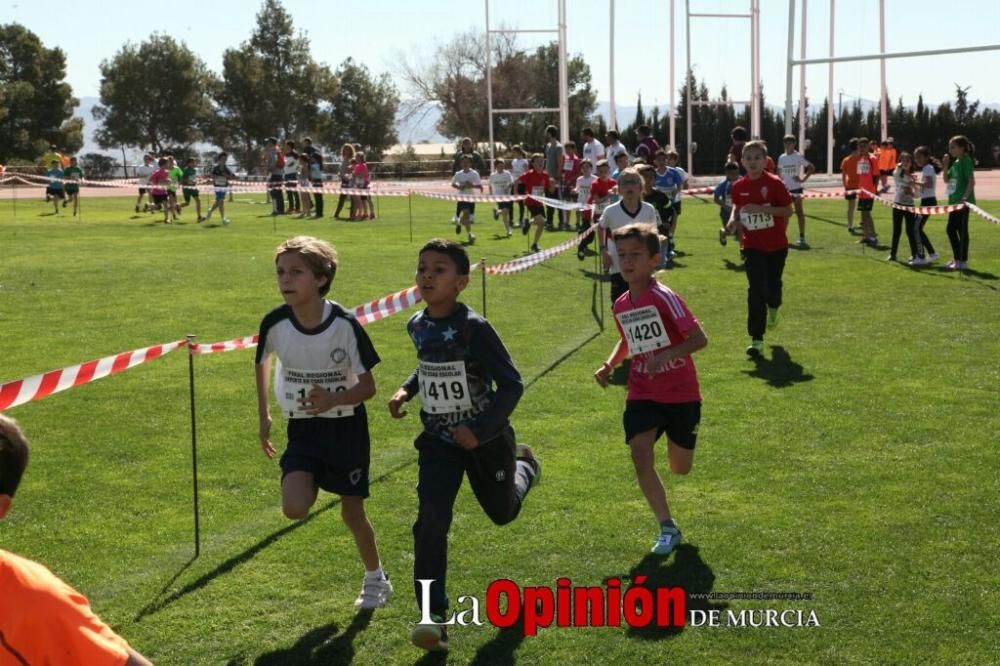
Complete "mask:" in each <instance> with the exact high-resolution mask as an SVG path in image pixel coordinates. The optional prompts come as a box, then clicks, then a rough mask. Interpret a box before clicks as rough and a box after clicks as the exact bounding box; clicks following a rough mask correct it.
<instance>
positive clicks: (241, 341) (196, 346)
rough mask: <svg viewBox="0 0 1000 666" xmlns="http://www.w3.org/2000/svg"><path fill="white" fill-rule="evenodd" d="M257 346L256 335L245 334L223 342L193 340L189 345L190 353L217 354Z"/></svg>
mask: <svg viewBox="0 0 1000 666" xmlns="http://www.w3.org/2000/svg"><path fill="white" fill-rule="evenodd" d="M256 346H257V336H256V335H247V336H244V337H242V338H236V339H235V340H226V341H225V342H195V343H192V344H190V345H189V348H190V349H191V353H192V354H219V353H222V352H228V351H236V350H237V349H252V348H254V347H256Z"/></svg>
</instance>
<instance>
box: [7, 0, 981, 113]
mask: <svg viewBox="0 0 1000 666" xmlns="http://www.w3.org/2000/svg"><path fill="white" fill-rule="evenodd" d="M802 2H803V0H797V6H798V9H797V16H798V17H801V7H802ZM749 4H750V3H749V0H691V10H692V12H746V11H747V10H748V8H749ZM284 5H285V7H286V8H287V9H288V11H289V12H290V13H291V15H292V18H293V20H294V22H295V25H296V27H297V28H299V29H301V30H304V31H305V32H306V33H307V35H308V36H309V38H310V40H311V42H312V51H313V55H314V57H315V58H316V59H317V60H318V61H321V62H326V63H327V64H329V65H331V66H336V65H337V64H338V63H340V62H341V61H342V60H343V59H345V58H347V57H348V56H353V57H354V58H355V59H356V60H358V61H360V62H363V63H365V64H366V65H367V66H368V67H369V68H370V69H372V70H373V71H375V72H388V73H390V75H395V74H396V71H397V70H396V67H397V62H398V59H399V58H400V57H406V58H414V57H418V56H419V55H423V56H426V55H429V54H430V53H431V52H432V51H433V47H434V45H435V44H437V43H442V42H445V41H447V40H448V39H449V38H450V36H451V35H453V34H454V33H456V32H459V31H463V30H466V29H469V28H475V29H479V30H482V29H483V28H484V26H485V12H484V4H483V2H482V0H433V1H428V2H420V1H414V0H405V1H403V0H368V1H367V2H347V1H346V0H336V1H333V2H320V1H319V0H285V2H284ZM567 5H568V8H567V25H568V47H569V50H570V52H571V53H582V54H583V55H584V57H585V58H586V60H587V61H588V63H589V64H590V67H591V71H592V74H593V85H594V87H595V88H596V89H597V94H598V99H600V100H607V99H608V98H609V92H608V88H609V55H608V1H607V0H568V2H567ZM836 5H837V17H836V45H835V48H836V52H837V55H857V54H862V53H873V52H876V51H877V50H878V2H877V0H836ZM259 6H260V5H259V3H257V2H254V1H253V0H245V1H239V2H237V1H236V0H228V1H221V0H208V1H207V2H200V3H194V4H191V3H176V4H171V3H144V2H135V1H130V2H118V1H115V0H107V1H105V2H102V3H67V2H48V1H45V0H2V5H0V23H7V22H12V21H15V22H18V23H21V24H23V25H25V26H27V27H28V28H30V29H31V30H33V31H34V32H35V33H37V34H38V35H39V36H40V37H41V39H42V40H43V41H44V42H45V44H46V45H48V46H60V47H62V49H63V50H64V51H65V52H66V54H67V61H68V63H67V66H68V77H67V78H68V80H69V83H70V84H71V85H72V86H73V90H74V93H75V94H76V95H77V96H78V97H83V96H97V95H98V91H99V86H100V72H99V70H98V65H99V64H100V62H101V61H102V60H104V59H107V58H111V57H113V56H114V54H115V52H116V51H117V50H118V49H119V48H120V47H121V45H122V44H123V43H125V42H126V41H132V42H139V41H142V40H143V39H145V38H146V37H148V36H149V34H150V33H152V32H153V31H154V30H159V31H161V32H168V33H169V34H171V35H172V36H174V37H175V38H178V39H180V40H183V41H184V42H185V43H187V45H188V46H189V47H190V48H191V49H192V50H194V51H195V52H196V53H197V54H198V55H199V56H200V57H201V58H202V59H203V60H204V61H205V62H206V63H207V64H208V66H209V67H210V68H211V69H213V70H216V71H219V70H220V69H221V60H222V52H223V51H224V50H225V49H226V48H228V47H232V46H236V45H238V44H239V43H240V42H242V41H244V40H245V39H247V38H248V37H249V35H250V33H251V31H252V30H253V27H254V15H255V14H256V12H257V10H258V9H259ZM556 6H557V5H556V1H555V0H493V1H492V2H491V13H492V16H493V21H494V22H495V23H499V22H501V21H502V22H504V23H506V24H508V25H510V26H515V27H518V28H549V27H554V26H555V21H556ZM669 6H670V3H669V1H668V0H617V2H616V3H615V7H616V31H615V34H616V36H615V40H616V67H615V70H616V71H615V87H616V98H617V102H618V104H619V105H633V104H634V103H635V99H636V94H637V93H639V92H641V93H642V96H643V102H644V105H646V106H647V107H648V106H651V105H652V104H653V103H656V102H658V103H659V104H660V106H661V107H663V106H665V105H666V103H667V100H668V97H669V91H668V90H669V86H668V82H669V70H668V62H669V59H668V58H669ZM829 6H830V2H829V0H808V18H809V29H808V34H807V47H808V50H807V55H808V56H809V57H822V56H826V55H827V53H828V51H827V49H828V34H829V27H828V26H829V23H828V20H829ZM169 7H173V8H174V10H173V11H170V10H169V9H168V8H169ZM676 7H677V16H676V37H677V43H676V78H677V81H678V84H679V82H680V81H681V80H682V74H683V71H684V62H685V61H684V58H685V38H684V0H677V2H676ZM787 11H788V2H787V0H761V19H762V20H761V42H762V47H761V63H762V64H761V68H762V78H763V81H764V86H765V95H766V97H767V100H768V102H769V103H772V104H781V103H782V102H783V99H784V90H785V62H786V58H787V43H788V37H787V35H788V33H787V28H788V16H787ZM154 17H155V18H154ZM886 22H887V30H886V50H887V51H889V52H893V51H913V50H920V49H939V48H951V47H957V46H966V45H980V44H990V43H998V42H1000V32H998V28H1000V1H998V0H961V1H960V2H953V3H947V2H942V1H941V0H886ZM797 23H798V20H797ZM748 26H749V22H748V21H746V20H736V19H704V18H702V19H694V20H692V39H691V41H692V63H693V67H694V70H695V73H696V75H697V76H698V77H699V79H700V78H705V79H706V80H707V82H708V84H709V87H710V90H711V92H712V94H713V95H714V94H717V93H718V91H719V88H720V87H721V85H722V84H723V83H726V84H727V86H728V88H729V91H730V94H731V97H734V98H737V99H746V98H747V97H748V95H749V85H750V82H749V78H750V77H749V71H750V66H749V60H748V56H749V48H750V37H749V30H748ZM543 38H544V37H543V36H541V35H525V36H523V39H522V43H523V44H524V45H526V46H531V45H534V44H537V43H538V42H539V41H541V40H542V39H543ZM798 49H799V42H798V40H796V46H795V52H796V55H798ZM998 71H1000V51H992V52H982V53H978V54H971V55H970V54H965V55H950V56H943V57H936V58H918V59H896V60H889V61H887V77H888V88H889V94H890V97H891V98H892V99H893V100H895V99H897V98H898V97H899V96H901V95H902V96H903V98H904V101H905V102H906V103H907V104H912V103H914V102H915V101H916V98H917V94H918V93H920V92H922V93H923V95H924V99H925V100H926V101H928V102H931V103H939V102H942V101H946V100H951V99H953V98H954V87H955V86H954V84H955V83H960V84H962V85H963V86H965V85H968V86H971V91H970V94H971V96H972V98H973V99H980V100H982V101H983V102H993V103H1000V77H998V76H997V72H998ZM807 86H808V95H809V97H810V99H811V100H812V101H814V102H818V101H820V100H821V99H822V98H823V97H824V96H825V94H826V89H827V67H826V65H814V66H811V67H810V68H809V72H808V76H807ZM400 87H401V88H402V86H401V85H400ZM841 89H842V90H843V93H844V103H845V104H847V103H849V102H850V101H851V100H852V99H853V98H854V97H860V98H865V99H870V100H875V99H877V98H878V92H879V66H878V62H877V61H872V62H868V63H862V64H859V63H845V64H840V65H837V66H836V72H835V79H834V98H835V100H836V98H837V93H838V91H840V90H841ZM797 90H798V79H797V75H796V81H795V91H796V94H797ZM403 92H404V95H405V90H403ZM86 120H88V121H89V120H90V119H89V118H88V119H86ZM626 120H627V119H626Z"/></svg>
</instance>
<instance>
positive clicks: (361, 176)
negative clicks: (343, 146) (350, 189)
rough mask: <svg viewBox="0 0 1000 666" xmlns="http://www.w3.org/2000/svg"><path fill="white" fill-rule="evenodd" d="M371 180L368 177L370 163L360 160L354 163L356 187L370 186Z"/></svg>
mask: <svg viewBox="0 0 1000 666" xmlns="http://www.w3.org/2000/svg"><path fill="white" fill-rule="evenodd" d="M370 182H371V180H370V179H369V177H368V165H367V164H366V163H364V162H359V163H358V164H355V165H354V187H368V184H369V183H370Z"/></svg>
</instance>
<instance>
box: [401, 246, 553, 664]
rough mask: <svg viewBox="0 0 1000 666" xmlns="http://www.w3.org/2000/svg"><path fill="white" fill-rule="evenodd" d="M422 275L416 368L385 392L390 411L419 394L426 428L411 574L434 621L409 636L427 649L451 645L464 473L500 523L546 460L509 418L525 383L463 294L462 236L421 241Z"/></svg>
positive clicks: (414, 329) (414, 323)
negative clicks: (450, 589)
mask: <svg viewBox="0 0 1000 666" xmlns="http://www.w3.org/2000/svg"><path fill="white" fill-rule="evenodd" d="M416 283H417V286H418V287H420V292H421V295H422V297H423V300H424V302H425V303H426V304H427V307H426V308H425V309H424V310H423V311H422V312H418V313H417V314H415V315H413V317H411V318H410V320H409V321H408V322H407V323H406V330H407V332H408V333H409V334H410V339H411V340H413V344H414V345H415V346H416V348H417V359H418V363H419V364H418V367H417V369H416V370H414V371H413V374H411V375H410V377H409V378H408V379H407V380H406V381H405V382H404V383H403V385H402V387H400V389H399V390H398V391H396V393H395V394H394V395H393V396H392V399H391V400H390V401H389V412H390V414H392V416H393V418H402V417H403V416H405V415H406V412H405V411H403V409H402V408H403V405H404V404H405V403H406V402H408V401H409V400H411V399H412V398H413V397H414V396H415V395H417V394H418V393H419V394H420V402H421V408H420V420H421V421H422V423H423V431H422V432H421V433H420V435H419V436H417V439H416V441H415V442H414V446H415V447H416V448H417V451H418V452H419V465H420V471H419V480H418V482H417V496H418V498H419V503H420V508H419V511H418V515H417V521H416V523H414V525H413V539H414V548H413V551H414V558H415V559H414V563H413V578H414V588H415V591H416V595H417V604H418V606H421V610H422V611H423V615H424V616H425V617H426V616H428V615H429V616H430V617H431V619H432V620H433V621H432V622H431V623H429V624H426V623H421V624H417V625H416V626H415V627H414V628H413V632H412V634H411V636H410V638H411V640H412V641H413V643H414V645H417V646H418V647H421V648H423V649H425V650H428V651H442V650H447V649H448V634H447V631H446V627H445V625H444V624H442V622H443V618H444V617H445V615H446V613H447V610H448V596H447V593H446V591H445V576H446V573H447V568H448V530H449V528H450V527H451V519H452V510H453V508H454V505H455V498H456V496H457V495H458V490H459V488H460V487H461V485H462V477H463V476H465V475H466V474H467V475H468V476H469V483H470V484H471V485H472V490H473V492H474V493H475V495H476V499H477V500H479V504H480V506H482V507H483V510H484V511H485V512H486V515H487V516H489V517H490V520H492V521H493V522H494V523H496V524H497V525H506V524H507V523H509V522H511V521H512V520H514V519H515V518H517V515H518V513H520V511H521V506H522V504H523V503H524V498H525V496H526V495H527V494H528V491H529V490H530V489H531V487H532V486H533V485H534V484H535V483H537V482H538V479H539V477H540V474H541V465H540V464H539V462H538V460H537V459H536V458H535V456H534V452H532V450H531V449H530V448H528V447H527V446H524V445H523V444H515V442H516V440H515V438H514V430H513V428H511V426H510V421H509V417H510V414H511V412H513V411H514V407H516V406H517V403H518V401H519V400H520V399H521V394H522V393H523V392H524V385H523V384H522V382H521V375H520V373H518V371H517V368H516V367H515V366H514V363H513V361H511V358H510V354H509V353H508V351H507V348H506V347H505V346H504V344H503V342H502V341H501V340H500V336H499V335H497V332H496V330H495V329H494V328H493V326H491V325H490V323H489V322H488V321H486V320H485V319H484V318H483V317H481V316H480V315H479V314H477V313H476V312H474V311H473V310H472V309H471V308H469V307H468V306H467V305H465V304H464V303H460V302H458V296H459V294H460V293H461V292H462V290H463V289H465V287H466V286H468V284H469V255H468V254H466V252H465V249H464V248H463V247H462V246H461V245H459V244H458V243H455V242H452V241H449V240H444V239H434V240H431V241H428V242H427V244H426V245H424V247H423V248H421V250H420V258H419V262H418V264H417V273H416ZM420 580H431V581H433V582H432V583H431V584H430V593H429V603H430V608H429V609H426V608H423V604H422V599H423V594H422V592H423V590H422V587H421V585H420V584H419V581H420Z"/></svg>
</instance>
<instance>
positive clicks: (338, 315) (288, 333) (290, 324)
mask: <svg viewBox="0 0 1000 666" xmlns="http://www.w3.org/2000/svg"><path fill="white" fill-rule="evenodd" d="M272 353H273V354H276V355H277V356H278V363H277V364H276V367H275V370H274V394H275V397H276V398H277V399H278V404H279V405H281V411H282V412H283V413H284V415H285V416H286V417H287V418H292V419H302V418H313V417H311V416H310V415H308V414H306V413H305V411H304V410H303V409H302V408H301V406H300V405H299V403H298V400H299V398H303V397H305V396H306V395H308V394H309V391H311V390H312V387H313V385H314V384H318V385H320V386H322V387H324V388H325V389H326V390H328V391H346V390H347V389H349V388H352V387H354V386H355V385H356V384H357V383H358V375H361V374H364V373H366V372H371V370H372V368H374V367H375V366H376V365H377V364H378V362H379V360H380V359H379V356H378V353H377V352H376V351H375V347H374V346H373V345H372V341H371V339H369V337H368V334H367V333H365V330H364V329H363V328H362V327H361V324H360V323H358V320H357V319H355V317H354V315H353V314H351V313H349V312H347V311H346V310H344V308H343V307H341V306H340V305H339V304H338V303H334V302H333V301H324V303H323V322H322V323H321V324H320V325H319V326H317V327H316V328H314V329H307V328H305V327H303V326H302V324H300V323H299V322H298V320H297V319H295V314H294V313H293V312H292V307H291V306H290V305H281V306H279V307H277V308H275V309H274V310H271V311H270V312H268V313H267V314H266V315H265V316H264V319H263V320H262V321H261V322H260V337H259V339H258V343H257V361H256V362H257V363H258V364H260V363H261V362H262V361H263V360H264V359H265V358H267V356H268V355H269V354H272ZM355 407H357V405H341V406H339V407H335V408H333V409H331V410H329V411H326V412H323V413H322V414H319V415H318V416H319V417H321V418H343V417H345V416H353V415H354V409H355Z"/></svg>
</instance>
